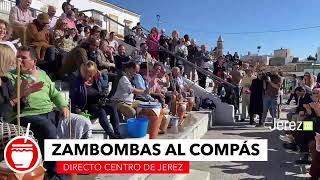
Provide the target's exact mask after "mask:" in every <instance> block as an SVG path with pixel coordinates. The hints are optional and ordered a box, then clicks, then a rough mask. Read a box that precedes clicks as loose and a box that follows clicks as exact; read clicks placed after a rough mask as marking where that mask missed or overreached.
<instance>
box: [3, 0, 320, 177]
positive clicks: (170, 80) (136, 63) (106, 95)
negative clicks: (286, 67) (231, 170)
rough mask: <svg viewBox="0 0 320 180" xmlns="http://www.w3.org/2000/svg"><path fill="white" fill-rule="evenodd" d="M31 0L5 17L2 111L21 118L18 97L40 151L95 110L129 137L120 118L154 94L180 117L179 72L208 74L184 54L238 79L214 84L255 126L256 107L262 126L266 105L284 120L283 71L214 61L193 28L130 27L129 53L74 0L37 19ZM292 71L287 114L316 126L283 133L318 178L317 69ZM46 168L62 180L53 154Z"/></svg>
mask: <svg viewBox="0 0 320 180" xmlns="http://www.w3.org/2000/svg"><path fill="white" fill-rule="evenodd" d="M31 3H32V0H21V1H20V3H19V4H17V6H15V7H13V8H12V9H11V12H10V18H9V23H7V22H6V21H4V20H0V62H1V63H0V77H1V81H0V86H1V95H0V110H1V111H0V116H1V119H2V121H4V122H6V123H11V124H15V123H16V121H15V106H16V104H17V101H21V102H22V107H21V125H22V126H24V127H26V126H27V125H28V123H31V131H33V133H34V137H35V138H36V139H37V140H38V142H39V145H40V148H41V151H42V152H43V141H44V139H57V138H77V139H84V138H89V137H90V136H91V131H90V130H91V121H89V120H88V119H87V118H86V117H84V116H83V114H90V115H91V118H92V119H94V118H98V119H99V123H100V125H101V126H102V128H103V129H104V131H105V132H106V134H107V135H108V136H109V138H112V139H121V138H123V137H122V135H121V133H120V129H119V123H120V122H121V121H126V120H128V119H130V118H133V117H136V115H137V111H136V109H137V106H138V104H139V103H140V102H158V103H160V104H161V106H162V108H167V109H169V110H170V112H171V114H172V115H176V113H177V109H176V104H175V103H176V100H177V98H182V99H187V98H188V97H194V96H195V95H194V92H193V90H192V89H191V88H190V86H188V85H187V83H186V82H185V81H184V80H183V77H186V78H188V79H190V80H192V81H195V80H196V75H197V76H198V84H199V86H201V87H202V88H204V89H205V88H206V87H207V76H206V75H204V74H203V73H202V72H200V71H196V70H195V68H192V67H191V66H190V65H189V64H188V63H186V62H185V61H183V60H181V58H183V59H186V60H187V61H189V62H190V63H193V64H195V65H197V66H198V67H201V68H202V69H203V70H206V71H208V70H209V69H211V68H212V69H213V74H214V75H215V76H216V77H218V78H221V79H222V80H226V81H228V82H229V83H231V84H232V85H233V86H227V85H226V84H224V83H216V85H215V91H216V92H217V94H218V95H219V96H220V97H221V99H222V101H224V102H227V103H229V104H232V105H234V109H235V113H237V112H239V111H240V99H242V108H241V109H242V112H241V121H245V119H247V117H249V122H250V124H251V125H253V124H254V123H255V121H254V120H255V116H256V115H258V116H259V121H258V123H257V126H262V125H263V124H264V123H265V122H266V119H267V113H268V111H270V114H271V116H272V118H273V119H276V118H278V115H277V112H278V111H279V109H278V99H281V98H282V95H281V93H280V92H281V90H282V89H283V79H284V78H283V77H282V76H281V73H278V72H268V73H267V72H263V71H262V70H260V69H259V68H256V67H254V66H248V65H246V64H242V63H241V61H234V62H233V63H232V64H231V65H232V70H231V71H230V72H228V65H229V64H228V63H229V62H227V61H228V60H227V59H228V58H226V57H223V56H220V57H216V58H217V60H216V61H215V62H214V63H213V67H210V66H212V65H210V64H211V63H210V62H213V59H212V56H211V55H210V53H209V52H208V50H207V46H206V45H201V46H200V47H198V46H197V42H196V40H195V39H192V38H190V37H189V36H188V35H187V34H186V35H184V36H183V37H180V35H179V33H178V31H173V32H172V34H171V37H168V36H167V35H165V31H164V30H161V31H160V32H159V30H158V29H157V28H152V30H151V32H150V34H149V35H147V36H146V35H145V34H144V33H143V29H142V27H141V25H140V23H138V24H137V26H135V27H134V28H133V29H132V30H130V29H129V30H126V31H127V32H126V33H125V38H124V40H125V42H126V43H128V44H130V45H131V46H134V47H137V49H136V50H134V51H133V52H132V53H131V54H130V56H128V55H127V52H126V50H127V49H126V46H124V45H123V44H119V42H118V41H117V35H116V33H114V32H110V33H108V32H107V31H105V30H102V29H101V28H100V27H99V26H98V25H96V24H95V23H94V19H92V18H91V17H87V16H86V15H85V14H84V13H81V12H79V11H78V9H76V8H74V6H73V5H71V4H70V0H69V1H67V2H65V3H64V4H63V5H62V9H63V13H62V14H61V15H60V16H59V17H57V15H56V9H55V7H53V6H49V7H48V12H47V13H40V14H39V15H38V16H37V17H36V18H35V19H34V18H33V17H32V14H31V11H30V5H31ZM15 39H19V40H20V43H21V44H22V46H21V47H19V48H16V45H15V44H14V42H15V41H12V40H15ZM178 57H180V58H178ZM16 58H18V59H19V64H18V66H20V69H21V79H22V80H23V81H22V83H21V92H22V94H21V99H20V100H19V99H17V97H16V93H15V88H14V86H15V85H16V82H17V81H16V79H17V71H16V70H15V63H16V62H15V60H16ZM227 64H228V65H227ZM167 67H170V69H171V70H169V69H168V68H167ZM168 70H169V71H170V72H169V71H168ZM293 79H294V85H293V86H292V89H291V95H290V98H289V100H288V102H287V104H290V102H291V100H292V99H293V98H294V99H295V101H296V104H297V108H296V110H295V111H294V112H293V113H291V114H290V120H297V119H299V120H304V119H306V120H310V119H311V120H312V121H313V124H314V130H313V131H311V132H300V131H288V132H286V135H285V136H282V137H281V139H284V140H286V142H287V144H286V145H285V147H288V148H290V149H294V150H295V149H297V148H296V147H297V146H298V147H299V149H300V151H301V152H302V153H303V154H304V159H302V161H299V162H300V163H301V162H302V163H305V162H306V161H307V159H306V158H309V154H310V155H311V156H312V162H311V163H312V168H311V172H310V174H311V175H312V177H315V178H317V177H319V176H320V174H319V172H320V169H319V167H320V165H319V163H320V159H319V158H320V150H319V147H318V146H319V145H320V139H319V138H320V137H319V136H320V135H318V134H317V135H316V132H318V133H320V129H319V127H320V124H319V116H320V106H319V99H320V97H318V96H319V94H320V90H319V88H320V77H318V78H315V77H314V76H312V75H311V74H310V73H305V76H304V77H303V79H302V80H298V79H297V77H296V76H294V77H293ZM315 79H317V80H315ZM53 80H63V81H67V82H68V84H69V85H70V87H69V92H70V98H64V97H63V96H62V95H61V93H60V92H59V91H58V90H57V89H56V88H55V85H54V83H53V82H52V81H53ZM109 82H112V87H109ZM68 99H69V102H71V106H70V104H69V103H68V101H67V100H68ZM69 123H70V124H73V126H72V127H73V129H72V132H73V133H72V132H69V131H70V130H69V126H70V124H69ZM180 123H182V122H180ZM315 137H316V138H317V139H316V140H317V143H316V142H315ZM316 146H317V150H316ZM45 166H46V168H47V172H46V173H47V176H48V177H49V178H54V177H58V178H62V176H60V175H57V174H56V171H55V162H46V163H45Z"/></svg>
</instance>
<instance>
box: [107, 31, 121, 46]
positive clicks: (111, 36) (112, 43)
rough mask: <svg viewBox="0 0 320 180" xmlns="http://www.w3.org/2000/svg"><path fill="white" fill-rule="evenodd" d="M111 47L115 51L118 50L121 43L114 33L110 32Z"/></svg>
mask: <svg viewBox="0 0 320 180" xmlns="http://www.w3.org/2000/svg"><path fill="white" fill-rule="evenodd" d="M109 46H111V47H113V48H114V49H115V50H117V49H118V46H119V43H118V41H117V40H116V39H115V37H114V32H110V34H109Z"/></svg>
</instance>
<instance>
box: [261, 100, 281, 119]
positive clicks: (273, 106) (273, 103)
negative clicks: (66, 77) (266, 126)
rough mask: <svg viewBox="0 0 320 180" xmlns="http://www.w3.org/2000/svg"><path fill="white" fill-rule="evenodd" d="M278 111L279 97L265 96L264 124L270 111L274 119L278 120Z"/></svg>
mask: <svg viewBox="0 0 320 180" xmlns="http://www.w3.org/2000/svg"><path fill="white" fill-rule="evenodd" d="M277 109H278V96H274V97H269V96H267V95H265V96H264V97H263V113H262V123H264V122H265V121H266V118H267V114H268V111H269V110H270V114H271V117H272V119H274V118H277Z"/></svg>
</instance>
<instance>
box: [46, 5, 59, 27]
mask: <svg viewBox="0 0 320 180" xmlns="http://www.w3.org/2000/svg"><path fill="white" fill-rule="evenodd" d="M48 15H49V17H50V18H49V31H50V32H53V31H54V27H55V26H56V23H57V20H58V18H57V17H55V16H54V15H56V8H55V7H54V6H48Z"/></svg>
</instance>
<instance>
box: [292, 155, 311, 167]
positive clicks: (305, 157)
mask: <svg viewBox="0 0 320 180" xmlns="http://www.w3.org/2000/svg"><path fill="white" fill-rule="evenodd" d="M296 163H297V164H306V165H310V164H311V161H310V160H309V155H308V154H304V155H303V157H302V158H301V159H299V160H296Z"/></svg>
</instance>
